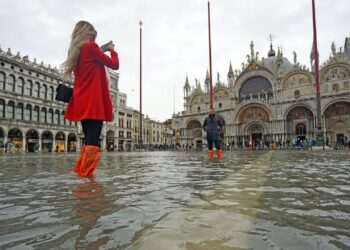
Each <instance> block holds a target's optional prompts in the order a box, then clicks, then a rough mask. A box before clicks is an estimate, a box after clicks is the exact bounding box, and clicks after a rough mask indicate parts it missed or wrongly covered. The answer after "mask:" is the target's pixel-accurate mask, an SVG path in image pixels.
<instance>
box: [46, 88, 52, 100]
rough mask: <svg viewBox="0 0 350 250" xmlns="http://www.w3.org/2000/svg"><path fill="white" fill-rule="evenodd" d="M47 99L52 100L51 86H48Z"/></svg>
mask: <svg viewBox="0 0 350 250" xmlns="http://www.w3.org/2000/svg"><path fill="white" fill-rule="evenodd" d="M47 99H48V100H50V101H53V87H49V91H48V97H47Z"/></svg>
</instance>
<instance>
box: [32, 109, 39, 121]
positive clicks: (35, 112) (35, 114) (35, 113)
mask: <svg viewBox="0 0 350 250" xmlns="http://www.w3.org/2000/svg"><path fill="white" fill-rule="evenodd" d="M39 110H40V109H39V107H38V106H35V107H34V110H33V114H32V120H33V121H35V122H38V121H39Z"/></svg>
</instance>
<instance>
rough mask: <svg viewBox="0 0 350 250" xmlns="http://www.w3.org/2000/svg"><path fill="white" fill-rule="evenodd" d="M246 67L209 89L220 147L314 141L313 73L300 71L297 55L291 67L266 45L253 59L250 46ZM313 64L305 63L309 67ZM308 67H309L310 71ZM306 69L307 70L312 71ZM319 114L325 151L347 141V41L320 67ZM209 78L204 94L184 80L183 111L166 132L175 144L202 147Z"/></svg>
mask: <svg viewBox="0 0 350 250" xmlns="http://www.w3.org/2000/svg"><path fill="white" fill-rule="evenodd" d="M250 50H251V51H250V54H249V55H247V62H246V63H242V69H240V70H235V71H233V69H232V66H231V64H230V66H229V72H228V75H227V83H226V84H225V83H223V82H222V81H221V80H220V77H219V75H218V76H217V81H216V83H215V86H213V97H214V109H215V110H216V111H217V114H218V115H219V116H220V117H221V118H222V119H223V120H224V122H225V126H224V130H223V140H224V142H225V144H236V145H240V146H246V145H249V144H250V143H251V142H254V141H265V142H272V141H275V142H276V141H284V142H287V141H290V142H292V141H293V140H296V139H297V138H299V139H301V140H303V139H308V140H310V139H312V138H314V137H315V132H316V128H315V124H316V98H315V97H316V95H315V79H314V72H313V70H309V69H307V67H306V66H302V65H300V63H298V61H297V54H296V53H295V52H294V60H293V63H291V62H290V61H289V60H288V59H287V58H285V57H284V56H283V52H282V51H281V50H280V49H278V52H277V53H276V52H275V51H274V50H273V46H272V44H271V45H270V51H269V52H268V57H267V58H261V59H260V58H259V57H258V53H255V51H254V44H253V42H252V43H251V44H250ZM312 63H313V61H311V64H312ZM312 67H313V66H312ZM312 67H311V68H312ZM320 82H321V83H320V87H321V113H322V125H323V132H324V137H325V138H327V139H326V141H327V143H328V144H330V145H334V144H336V143H345V142H347V141H348V140H349V138H350V87H349V82H350V39H349V38H346V39H345V45H344V47H343V49H342V48H340V49H339V50H337V49H336V47H335V45H334V43H333V44H332V46H331V56H330V57H329V59H328V60H327V61H326V62H324V64H323V65H322V66H321V67H320ZM209 106H210V104H209V75H208V73H207V76H206V79H205V85H204V89H203V88H202V86H201V85H200V83H199V82H198V81H196V84H195V86H193V87H191V86H190V84H189V81H188V78H186V81H185V86H184V108H185V109H184V111H183V112H181V113H179V114H177V115H174V117H173V123H172V127H173V129H174V130H175V133H176V135H177V140H178V141H179V143H180V144H182V145H186V144H189V145H191V144H192V143H193V144H196V143H202V142H204V143H205V142H206V141H205V134H204V132H203V130H202V123H203V121H204V118H205V117H206V116H207V114H208V111H209Z"/></svg>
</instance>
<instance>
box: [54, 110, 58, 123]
mask: <svg viewBox="0 0 350 250" xmlns="http://www.w3.org/2000/svg"><path fill="white" fill-rule="evenodd" d="M59 122H60V111H58V110H56V111H55V114H54V117H53V123H54V124H59Z"/></svg>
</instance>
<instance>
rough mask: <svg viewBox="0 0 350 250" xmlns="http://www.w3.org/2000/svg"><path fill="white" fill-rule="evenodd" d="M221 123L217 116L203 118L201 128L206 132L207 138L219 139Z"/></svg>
mask: <svg viewBox="0 0 350 250" xmlns="http://www.w3.org/2000/svg"><path fill="white" fill-rule="evenodd" d="M222 126H223V124H222V121H221V119H220V118H219V117H218V116H216V115H215V116H214V117H210V116H208V117H207V118H205V120H204V123H203V129H204V131H205V132H207V140H212V141H214V140H219V139H220V130H221V128H222Z"/></svg>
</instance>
